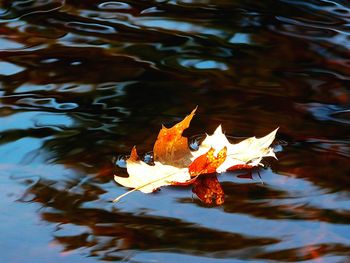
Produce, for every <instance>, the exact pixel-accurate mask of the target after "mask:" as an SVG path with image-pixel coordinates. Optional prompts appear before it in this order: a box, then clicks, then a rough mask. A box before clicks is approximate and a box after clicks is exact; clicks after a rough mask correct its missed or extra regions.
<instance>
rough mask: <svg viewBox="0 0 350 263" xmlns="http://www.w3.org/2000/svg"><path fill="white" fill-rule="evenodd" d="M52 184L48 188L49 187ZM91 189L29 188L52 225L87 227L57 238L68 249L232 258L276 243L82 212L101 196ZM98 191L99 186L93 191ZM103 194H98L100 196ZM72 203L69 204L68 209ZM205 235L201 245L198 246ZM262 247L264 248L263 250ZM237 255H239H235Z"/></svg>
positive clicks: (167, 221) (177, 223)
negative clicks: (213, 254) (164, 251)
mask: <svg viewBox="0 0 350 263" xmlns="http://www.w3.org/2000/svg"><path fill="white" fill-rule="evenodd" d="M46 183H47V184H48V185H46ZM90 187H93V186H91V185H85V191H84V192H82V193H81V194H75V193H69V194H67V192H66V191H65V190H63V191H62V190H58V189H56V188H55V187H53V186H50V182H46V181H44V180H42V181H41V182H39V183H37V184H36V185H35V186H33V187H31V188H30V189H29V192H30V193H31V195H33V196H34V198H33V200H35V201H36V202H39V203H43V204H44V205H45V209H43V211H42V218H43V219H44V220H46V221H48V222H51V223H57V224H62V223H63V224H62V225H60V228H64V227H65V225H64V224H69V225H70V224H72V225H76V226H79V227H84V228H83V230H84V232H83V233H79V234H73V235H65V236H60V235H59V231H58V234H56V237H55V240H56V241H57V242H59V243H60V244H62V245H63V246H64V247H65V248H64V250H66V251H67V250H72V249H77V248H80V247H85V248H89V253H90V254H91V255H92V256H99V257H101V258H108V257H109V256H110V255H113V254H114V253H115V254H116V255H118V254H119V253H122V250H127V249H134V250H161V249H166V250H169V251H174V252H179V251H181V253H186V254H194V255H205V256H208V257H211V256H212V253H219V252H220V254H221V256H222V257H229V256H230V255H232V254H235V253H242V254H244V251H245V250H246V251H249V250H250V249H253V248H254V250H255V253H257V252H258V251H260V252H262V251H263V249H262V248H261V247H262V246H265V245H269V244H274V243H276V242H278V241H279V240H277V239H274V238H258V237H245V236H242V235H240V234H235V233H230V232H224V231H219V230H213V229H208V228H205V227H201V226H199V225H196V224H193V223H187V222H185V221H182V220H179V219H173V218H170V217H169V218H168V217H158V216H150V215H135V214H134V213H128V212H122V211H119V210H118V209H113V211H107V210H104V209H100V208H99V209H98V208H82V205H83V204H84V203H85V202H88V201H90V200H95V199H97V198H98V197H97V196H94V195H93V194H92V195H91V194H90V197H89V198H86V195H88V193H89V191H90V189H89V188H90ZM93 188H94V187H93ZM98 192H101V190H100V191H96V190H95V191H94V193H98ZM68 204H69V205H68ZM199 237H200V239H201V242H200V243H198V241H197V240H198V238H199ZM259 247H260V248H259ZM235 251H236V252H235Z"/></svg>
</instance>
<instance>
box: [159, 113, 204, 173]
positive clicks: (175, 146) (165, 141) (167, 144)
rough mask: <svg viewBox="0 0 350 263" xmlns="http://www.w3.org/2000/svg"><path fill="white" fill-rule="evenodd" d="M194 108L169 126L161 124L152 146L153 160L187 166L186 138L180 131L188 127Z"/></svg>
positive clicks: (188, 155) (189, 161)
mask: <svg viewBox="0 0 350 263" xmlns="http://www.w3.org/2000/svg"><path fill="white" fill-rule="evenodd" d="M196 110H197V108H195V109H194V110H193V111H192V112H191V114H190V115H188V116H186V117H185V118H184V119H183V120H182V121H181V122H179V123H177V124H175V125H174V126H173V127H171V128H166V127H164V126H162V129H161V130H160V131H159V134H158V137H157V140H156V142H155V144H154V147H153V154H154V161H158V162H161V163H165V164H167V165H173V166H177V167H187V166H188V165H189V164H190V163H191V160H190V157H191V152H190V149H189V148H188V140H187V138H185V137H182V133H183V131H184V130H185V129H187V128H188V127H189V125H190V122H191V120H192V118H193V116H194V114H195V112H196Z"/></svg>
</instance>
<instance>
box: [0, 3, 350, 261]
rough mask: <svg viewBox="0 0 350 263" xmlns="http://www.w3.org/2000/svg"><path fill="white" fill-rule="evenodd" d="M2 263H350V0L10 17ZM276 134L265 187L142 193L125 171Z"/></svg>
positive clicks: (0, 69) (6, 27) (23, 7)
mask: <svg viewBox="0 0 350 263" xmlns="http://www.w3.org/2000/svg"><path fill="white" fill-rule="evenodd" d="M0 3H1V4H0V207H1V210H2V211H1V213H0V231H1V237H0V258H1V262H14V263H17V262H26V263H27V262H33V263H34V262H35V263H42V262H45V263H46V262H103V261H115V262H118V261H120V262H181V261H187V262H204V263H207V262H215V263H216V262H220V263H221V262H327V263H328V262H349V261H350V252H349V251H350V228H349V227H350V200H349V197H350V194H349V190H350V162H349V157H350V29H349V28H350V3H349V1H347V0H333V1H330V0H305V1H302V0H299V1H298V0H280V1H277V0H275V1H271V0H266V1H253V0H245V1H243V0H240V1H239V0H238V1H228V0H227V1H226V0H215V1H214V0H192V1H191V0H183V1H180V0H179V1H176V0H172V1H162V0H158V1H142V0H139V1H123V2H115V1H88V0H84V1H76V0H67V1H65V2H64V1H62V0H37V1H30V0H27V1H20V0H14V1H0ZM196 105H199V109H198V114H197V115H196V117H195V119H194V120H193V122H192V125H191V128H190V129H189V130H188V132H187V134H189V135H196V134H202V133H203V132H212V131H213V130H214V129H215V127H216V126H217V125H218V124H220V123H222V124H223V127H224V130H225V131H226V133H227V134H231V135H235V136H253V135H256V136H262V135H265V134H266V133H268V132H270V131H272V130H273V129H275V128H276V127H277V126H279V127H280V130H279V134H278V138H277V140H278V141H284V142H286V143H284V144H283V145H280V146H279V147H278V149H277V150H278V153H277V157H278V161H271V163H270V166H269V167H268V168H266V169H261V170H260V175H261V178H262V181H263V182H264V183H263V184H262V183H261V182H260V180H259V179H257V176H256V175H255V179H254V180H249V179H241V178H239V177H237V175H236V174H229V175H222V176H220V177H219V179H220V181H221V182H222V185H223V189H224V191H225V193H226V196H225V199H226V202H225V204H224V205H223V206H219V207H207V206H205V205H203V204H202V203H201V202H200V201H199V200H198V199H197V198H195V197H192V193H191V188H187V187H185V188H181V187H180V188H174V187H173V188H172V187H168V188H163V189H162V190H161V191H160V192H159V193H156V194H150V195H144V194H142V193H140V192H135V193H133V194H132V195H129V196H128V197H127V198H125V199H123V201H121V202H120V203H118V204H112V203H110V200H112V199H113V198H115V197H116V196H118V195H120V194H122V193H124V192H125V191H126V190H127V189H125V188H124V187H121V186H119V185H117V184H116V183H114V181H113V169H114V161H115V158H116V157H117V156H118V155H119V154H127V153H128V152H129V151H130V149H131V147H132V146H133V145H138V149H139V151H140V152H143V153H145V152H147V151H149V150H151V149H152V146H153V142H154V140H155V138H156V135H157V132H158V130H159V128H160V125H161V123H164V124H166V125H172V124H174V123H175V122H177V121H179V120H180V119H181V118H182V117H184V116H185V115H186V114H188V113H189V112H190V111H191V110H192V109H193V108H194V107H195V106H196Z"/></svg>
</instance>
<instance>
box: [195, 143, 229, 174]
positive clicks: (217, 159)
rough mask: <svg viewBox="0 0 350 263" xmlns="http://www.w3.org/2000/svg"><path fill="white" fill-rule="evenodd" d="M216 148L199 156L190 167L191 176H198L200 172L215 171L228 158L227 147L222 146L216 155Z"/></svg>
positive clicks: (208, 172)
mask: <svg viewBox="0 0 350 263" xmlns="http://www.w3.org/2000/svg"><path fill="white" fill-rule="evenodd" d="M214 153H215V150H214V148H210V150H209V151H208V152H207V153H205V154H202V155H201V156H199V157H197V158H196V159H195V160H194V161H193V162H192V163H191V164H190V166H189V167H188V170H189V172H190V175H191V177H195V176H198V175H200V174H210V173H215V172H216V169H217V168H218V167H219V166H220V165H221V164H222V163H223V162H224V161H225V160H226V155H227V148H226V146H225V147H224V148H222V149H221V150H220V151H219V152H218V154H217V155H216V156H215V155H214Z"/></svg>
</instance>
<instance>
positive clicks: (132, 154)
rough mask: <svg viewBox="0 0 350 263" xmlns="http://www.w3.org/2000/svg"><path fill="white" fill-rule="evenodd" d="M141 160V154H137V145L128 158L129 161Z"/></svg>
mask: <svg viewBox="0 0 350 263" xmlns="http://www.w3.org/2000/svg"><path fill="white" fill-rule="evenodd" d="M139 160H140V157H139V155H138V154H137V150H136V146H134V147H132V150H131V153H130V157H129V159H128V161H129V162H137V161H139Z"/></svg>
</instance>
